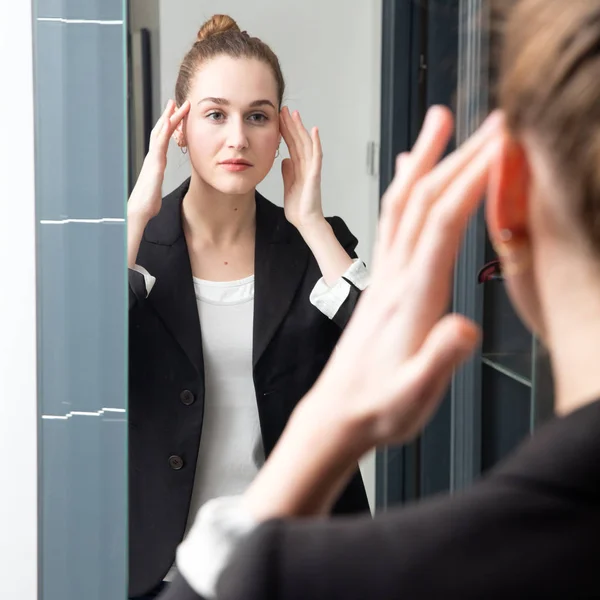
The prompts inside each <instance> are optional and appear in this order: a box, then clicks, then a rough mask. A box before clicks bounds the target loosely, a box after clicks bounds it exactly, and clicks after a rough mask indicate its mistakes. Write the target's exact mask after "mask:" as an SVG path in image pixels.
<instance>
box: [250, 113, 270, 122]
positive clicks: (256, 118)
mask: <svg viewBox="0 0 600 600" xmlns="http://www.w3.org/2000/svg"><path fill="white" fill-rule="evenodd" d="M248 119H250V121H251V122H252V123H257V124H262V123H266V122H267V121H268V120H269V117H267V115H263V114H262V113H254V114H252V115H250V116H249V117H248Z"/></svg>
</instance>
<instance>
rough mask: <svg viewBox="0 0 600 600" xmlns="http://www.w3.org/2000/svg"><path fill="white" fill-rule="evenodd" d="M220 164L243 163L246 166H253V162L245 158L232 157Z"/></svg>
mask: <svg viewBox="0 0 600 600" xmlns="http://www.w3.org/2000/svg"><path fill="white" fill-rule="evenodd" d="M220 164H222V165H243V166H246V167H251V166H252V163H251V162H248V161H247V160H244V159H243V158H230V159H228V160H224V161H222V162H221V163H220Z"/></svg>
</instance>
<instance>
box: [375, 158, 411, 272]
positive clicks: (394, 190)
mask: <svg viewBox="0 0 600 600" xmlns="http://www.w3.org/2000/svg"><path fill="white" fill-rule="evenodd" d="M409 158H410V155H409V153H408V152H402V153H401V154H399V155H398V156H397V157H396V175H395V177H394V179H393V180H392V183H391V184H390V186H389V187H388V189H387V190H386V192H385V193H384V195H383V197H382V199H381V214H380V217H379V226H378V228H377V239H376V242H375V250H374V263H375V264H377V263H378V262H379V259H378V257H379V256H380V254H383V253H385V252H387V250H388V249H389V247H390V244H391V241H392V239H393V236H394V234H395V231H396V227H397V224H398V222H399V219H400V213H401V211H402V209H403V206H402V204H401V203H400V202H397V201H395V200H396V199H397V198H399V197H400V196H401V193H402V190H403V189H404V187H405V185H406V183H407V182H406V163H407V161H408V160H409Z"/></svg>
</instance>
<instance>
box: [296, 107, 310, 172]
mask: <svg viewBox="0 0 600 600" xmlns="http://www.w3.org/2000/svg"><path fill="white" fill-rule="evenodd" d="M292 120H293V121H294V122H295V125H296V132H297V134H298V137H299V138H300V142H301V143H302V148H303V150H304V156H305V159H306V161H309V160H310V159H311V157H312V139H311V136H310V134H309V133H308V130H307V129H306V127H305V126H304V123H303V122H302V117H301V116H300V113H299V112H298V111H297V110H295V111H294V114H293V115H292Z"/></svg>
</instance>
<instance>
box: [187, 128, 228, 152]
mask: <svg viewBox="0 0 600 600" xmlns="http://www.w3.org/2000/svg"><path fill="white" fill-rule="evenodd" d="M218 134H219V132H218V128H217V127H214V126H212V125H210V124H209V123H203V122H202V121H200V122H194V123H189V124H188V126H187V127H186V131H185V136H186V140H187V144H188V148H189V151H190V154H192V155H201V156H204V155H206V154H214V153H215V151H216V150H217V149H218V148H219V147H220V146H221V145H222V140H221V139H220V138H219V135H218Z"/></svg>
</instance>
